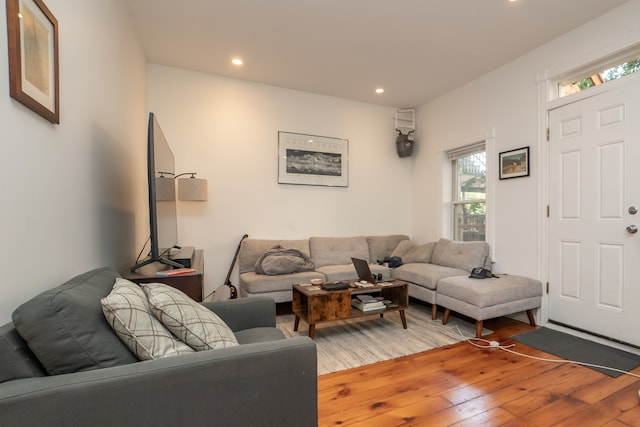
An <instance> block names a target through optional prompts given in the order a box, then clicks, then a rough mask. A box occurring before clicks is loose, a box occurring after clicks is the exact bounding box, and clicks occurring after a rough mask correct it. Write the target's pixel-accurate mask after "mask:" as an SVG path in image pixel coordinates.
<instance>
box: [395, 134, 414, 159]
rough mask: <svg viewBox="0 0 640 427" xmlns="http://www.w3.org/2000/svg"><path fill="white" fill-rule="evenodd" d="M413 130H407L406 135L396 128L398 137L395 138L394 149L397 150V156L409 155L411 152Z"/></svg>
mask: <svg viewBox="0 0 640 427" xmlns="http://www.w3.org/2000/svg"><path fill="white" fill-rule="evenodd" d="M413 143H414V141H413V131H409V133H407V134H406V135H404V134H403V133H402V131H400V130H398V137H397V138H396V150H398V156H400V157H410V156H411V154H413Z"/></svg>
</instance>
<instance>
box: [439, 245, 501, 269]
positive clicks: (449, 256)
mask: <svg viewBox="0 0 640 427" xmlns="http://www.w3.org/2000/svg"><path fill="white" fill-rule="evenodd" d="M488 256H489V244H488V243H487V242H454V241H452V240H449V239H440V240H438V243H437V244H436V246H435V248H434V249H433V254H432V255H431V263H433V264H438V265H443V266H445V267H453V268H459V269H461V270H464V271H466V272H470V271H471V270H472V269H473V268H475V267H483V266H484V265H485V262H486V260H487V257H488Z"/></svg>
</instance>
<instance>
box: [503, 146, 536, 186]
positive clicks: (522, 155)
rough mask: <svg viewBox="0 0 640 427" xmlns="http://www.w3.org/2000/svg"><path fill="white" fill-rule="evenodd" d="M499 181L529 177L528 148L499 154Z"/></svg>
mask: <svg viewBox="0 0 640 427" xmlns="http://www.w3.org/2000/svg"><path fill="white" fill-rule="evenodd" d="M499 164H500V179H509V178H520V177H523V176H529V147H522V148H518V149H516V150H511V151H503V152H502V153H500V158H499Z"/></svg>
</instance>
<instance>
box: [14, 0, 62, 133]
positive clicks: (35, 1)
mask: <svg viewBox="0 0 640 427" xmlns="http://www.w3.org/2000/svg"><path fill="white" fill-rule="evenodd" d="M7 39H8V42H9V43H8V44H9V83H10V95H11V97H12V98H14V99H15V100H17V101H19V102H20V103H22V104H24V105H25V106H27V107H28V108H30V109H31V110H33V111H35V112H36V113H38V114H40V115H41V116H42V117H44V118H45V119H47V120H49V121H50V122H51V123H56V124H57V123H60V93H59V76H58V21H57V20H56V18H55V16H53V14H52V13H51V11H50V10H49V9H48V8H47V6H46V5H45V4H44V2H43V1H42V0H7Z"/></svg>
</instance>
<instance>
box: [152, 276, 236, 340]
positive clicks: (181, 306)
mask: <svg viewBox="0 0 640 427" xmlns="http://www.w3.org/2000/svg"><path fill="white" fill-rule="evenodd" d="M141 286H142V289H143V290H144V292H145V293H146V294H147V298H148V300H149V305H150V306H151V312H152V313H153V315H154V316H156V318H157V319H158V320H160V322H162V324H163V325H164V326H166V327H167V329H169V330H170V331H171V332H172V333H173V334H174V335H176V336H177V337H178V338H180V339H181V340H182V341H184V342H185V343H187V344H189V345H190V346H191V348H193V349H194V350H196V351H202V350H212V349H216V348H226V347H233V346H236V345H238V340H237V339H236V336H235V335H234V334H233V331H232V330H231V329H230V328H229V326H227V324H226V323H224V321H223V320H222V319H220V318H219V317H218V316H217V315H216V314H215V313H213V312H212V311H211V310H209V309H207V308H206V307H204V306H203V305H201V304H199V303H197V302H195V301H194V300H192V299H191V298H189V297H188V296H187V295H185V294H184V293H183V292H181V291H179V290H178V289H176V288H172V287H171V286H169V285H164V284H162V283H144V284H142V285H141Z"/></svg>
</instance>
